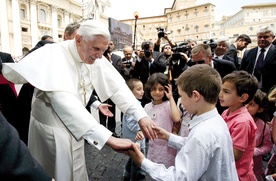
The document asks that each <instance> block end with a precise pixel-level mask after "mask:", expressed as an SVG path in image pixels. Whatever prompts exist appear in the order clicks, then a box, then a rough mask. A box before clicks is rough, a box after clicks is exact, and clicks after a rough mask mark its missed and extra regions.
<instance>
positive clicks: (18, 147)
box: [0, 113, 52, 181]
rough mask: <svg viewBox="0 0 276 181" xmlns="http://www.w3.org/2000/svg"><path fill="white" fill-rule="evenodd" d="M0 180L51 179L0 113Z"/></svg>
mask: <svg viewBox="0 0 276 181" xmlns="http://www.w3.org/2000/svg"><path fill="white" fill-rule="evenodd" d="M0 145H1V146H0V180H13V181H17V180H18V181H29V180H33V181H50V180H52V178H51V177H50V176H49V175H48V174H47V173H46V172H45V171H44V170H43V169H42V167H41V166H40V165H39V163H38V162H37V161H36V160H35V159H34V158H33V157H32V156H31V153H30V152H29V150H28V148H27V146H26V145H25V144H24V143H23V142H22V141H20V139H19V136H18V133H17V131H16V130H15V128H13V127H12V126H11V125H10V124H9V123H8V122H7V120H6V119H5V117H4V116H3V115H2V114H1V113H0Z"/></svg>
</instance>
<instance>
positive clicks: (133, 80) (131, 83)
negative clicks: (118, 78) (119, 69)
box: [126, 78, 141, 91]
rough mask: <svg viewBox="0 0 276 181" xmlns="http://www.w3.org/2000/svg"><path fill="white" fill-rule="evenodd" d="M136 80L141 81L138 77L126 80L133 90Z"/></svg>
mask: <svg viewBox="0 0 276 181" xmlns="http://www.w3.org/2000/svg"><path fill="white" fill-rule="evenodd" d="M135 82H141V80H139V79H136V78H131V79H128V80H127V81H126V84H127V86H128V88H129V89H130V90H131V91H133V89H134V83H135Z"/></svg>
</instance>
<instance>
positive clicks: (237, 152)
mask: <svg viewBox="0 0 276 181" xmlns="http://www.w3.org/2000/svg"><path fill="white" fill-rule="evenodd" d="M233 151H234V158H235V161H239V160H240V159H241V157H242V155H243V153H244V152H243V151H241V150H238V149H236V148H233Z"/></svg>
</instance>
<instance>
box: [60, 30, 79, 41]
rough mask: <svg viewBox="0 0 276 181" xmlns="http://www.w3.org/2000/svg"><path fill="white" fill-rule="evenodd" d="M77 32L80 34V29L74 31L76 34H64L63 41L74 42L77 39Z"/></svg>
mask: <svg viewBox="0 0 276 181" xmlns="http://www.w3.org/2000/svg"><path fill="white" fill-rule="evenodd" d="M77 32H78V29H76V30H75V31H74V33H72V34H71V35H69V33H68V32H65V33H64V37H63V39H64V40H73V39H74V38H75V36H76V34H77Z"/></svg>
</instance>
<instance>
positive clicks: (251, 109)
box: [246, 100, 262, 116]
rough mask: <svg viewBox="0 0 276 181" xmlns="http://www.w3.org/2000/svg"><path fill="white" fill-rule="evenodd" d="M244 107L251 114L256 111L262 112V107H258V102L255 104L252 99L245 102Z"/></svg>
mask: <svg viewBox="0 0 276 181" xmlns="http://www.w3.org/2000/svg"><path fill="white" fill-rule="evenodd" d="M246 108H247V110H248V112H249V113H250V115H251V116H254V115H255V114H257V113H260V112H262V109H261V108H260V106H259V104H256V103H255V101H254V100H252V101H250V102H249V103H248V104H246Z"/></svg>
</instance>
